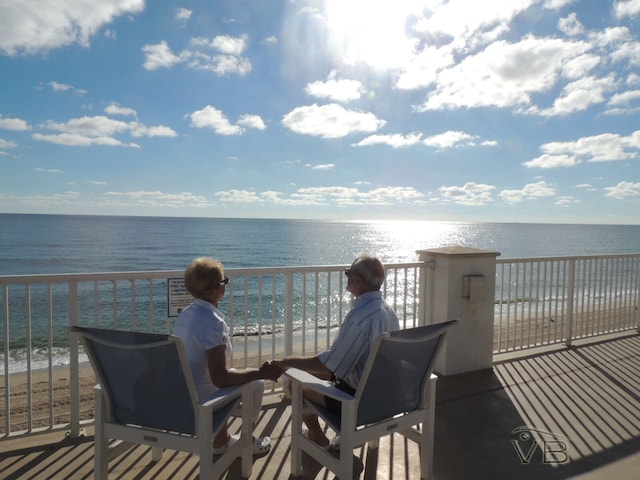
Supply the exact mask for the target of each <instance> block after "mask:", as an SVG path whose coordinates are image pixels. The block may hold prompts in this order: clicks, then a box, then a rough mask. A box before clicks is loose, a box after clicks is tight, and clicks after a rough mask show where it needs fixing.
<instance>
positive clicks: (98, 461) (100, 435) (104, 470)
mask: <svg viewBox="0 0 640 480" xmlns="http://www.w3.org/2000/svg"><path fill="white" fill-rule="evenodd" d="M94 395H95V402H96V420H95V425H96V427H95V459H94V476H95V480H107V477H108V475H109V439H107V438H106V437H105V436H104V427H103V425H102V422H103V420H104V419H103V415H104V408H105V407H104V405H103V402H104V398H103V396H102V391H101V390H100V389H98V388H96V389H95V390H94Z"/></svg>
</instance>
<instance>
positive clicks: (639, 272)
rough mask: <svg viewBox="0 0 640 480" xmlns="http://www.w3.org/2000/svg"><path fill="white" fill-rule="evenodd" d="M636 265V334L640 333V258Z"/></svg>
mask: <svg viewBox="0 0 640 480" xmlns="http://www.w3.org/2000/svg"><path fill="white" fill-rule="evenodd" d="M634 263H635V267H634V269H635V272H636V277H635V285H634V286H633V304H634V309H635V317H636V318H635V325H636V332H638V333H640V311H639V310H640V257H636V258H635V259H634Z"/></svg>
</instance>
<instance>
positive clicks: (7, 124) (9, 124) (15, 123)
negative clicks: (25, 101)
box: [0, 115, 31, 132]
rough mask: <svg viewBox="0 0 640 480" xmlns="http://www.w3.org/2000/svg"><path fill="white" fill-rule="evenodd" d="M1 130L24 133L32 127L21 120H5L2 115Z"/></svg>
mask: <svg viewBox="0 0 640 480" xmlns="http://www.w3.org/2000/svg"><path fill="white" fill-rule="evenodd" d="M0 129H3V130H13V131H16V132H23V131H25V130H31V127H30V126H29V124H28V123H27V122H26V121H24V120H22V119H21V118H4V117H2V115H0Z"/></svg>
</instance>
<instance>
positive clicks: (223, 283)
mask: <svg viewBox="0 0 640 480" xmlns="http://www.w3.org/2000/svg"><path fill="white" fill-rule="evenodd" d="M227 283H229V277H227V276H225V277H224V278H223V279H222V280H221V281H220V283H219V284H218V285H226V284H227Z"/></svg>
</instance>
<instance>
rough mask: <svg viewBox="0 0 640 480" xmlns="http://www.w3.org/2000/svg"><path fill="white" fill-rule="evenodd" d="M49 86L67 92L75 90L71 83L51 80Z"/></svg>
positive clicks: (56, 90) (54, 89) (55, 90)
mask: <svg viewBox="0 0 640 480" xmlns="http://www.w3.org/2000/svg"><path fill="white" fill-rule="evenodd" d="M49 86H50V87H51V88H52V89H53V91H54V92H66V91H68V90H73V87H72V86H71V85H66V84H64V83H58V82H49Z"/></svg>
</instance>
